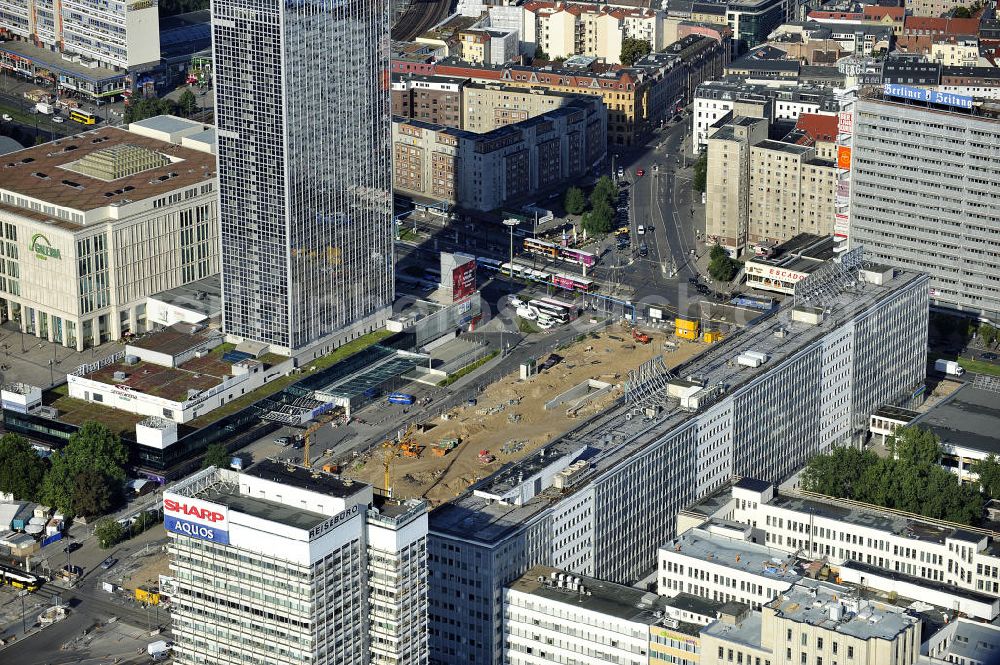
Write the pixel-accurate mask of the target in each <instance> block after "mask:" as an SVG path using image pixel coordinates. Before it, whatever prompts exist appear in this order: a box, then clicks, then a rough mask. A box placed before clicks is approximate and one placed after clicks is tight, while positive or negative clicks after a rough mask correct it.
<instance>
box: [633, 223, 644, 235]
mask: <svg viewBox="0 0 1000 665" xmlns="http://www.w3.org/2000/svg"><path fill="white" fill-rule="evenodd" d="M635 232H636V233H638V234H639V235H641V236H644V235H646V227H645V226H643V225H642V224H640V225H639V226H638V227H637V228H636V230H635Z"/></svg>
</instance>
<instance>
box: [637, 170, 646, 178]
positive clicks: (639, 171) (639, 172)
mask: <svg viewBox="0 0 1000 665" xmlns="http://www.w3.org/2000/svg"><path fill="white" fill-rule="evenodd" d="M635 174H636V176H638V177H640V178H641V177H642V176H644V175H646V172H645V171H644V170H643V169H636V170H635Z"/></svg>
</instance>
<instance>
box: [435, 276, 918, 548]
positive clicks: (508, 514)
mask: <svg viewBox="0 0 1000 665" xmlns="http://www.w3.org/2000/svg"><path fill="white" fill-rule="evenodd" d="M918 279H924V278H923V277H922V276H920V275H917V274H915V273H909V272H905V271H899V270H897V271H895V272H894V273H892V277H891V279H887V280H886V281H885V282H884V283H883V284H881V285H877V284H872V283H868V282H863V283H861V284H859V285H857V286H856V287H855V289H854V290H853V291H849V292H839V293H837V294H836V295H834V296H833V297H832V298H831V299H830V300H829V301H827V306H828V307H829V309H830V314H829V315H827V316H826V317H825V318H824V319H823V321H822V322H821V323H820V324H818V325H810V324H807V323H802V322H798V321H792V319H791V313H792V307H793V299H791V298H789V299H787V300H786V301H785V302H784V303H783V304H782V306H781V307H780V308H778V309H775V310H773V311H772V312H771V313H769V314H764V315H763V316H761V317H760V318H759V319H758V320H757V323H756V324H755V325H752V326H749V327H747V328H745V329H743V330H741V331H739V332H737V333H735V334H732V335H729V336H727V337H724V338H723V339H722V341H720V342H719V343H717V344H713V345H712V346H708V347H706V348H705V351H704V352H703V353H701V354H700V355H698V356H696V357H695V358H693V359H691V360H689V361H687V362H685V363H683V364H682V365H680V366H678V367H676V368H674V370H673V374H674V376H676V377H678V378H691V377H695V378H697V379H698V380H699V381H702V382H703V385H705V386H720V385H722V386H726V393H724V394H729V393H731V392H733V391H735V390H737V389H738V388H740V387H741V386H743V385H745V384H747V383H748V382H750V381H752V380H754V379H756V378H757V377H759V376H760V375H761V374H763V373H765V372H770V371H779V370H778V368H779V367H781V366H782V365H783V364H784V363H786V362H788V361H789V360H791V359H792V358H795V357H797V355H798V354H799V353H801V352H802V351H803V349H805V348H807V347H809V346H810V345H811V344H813V343H814V342H815V341H817V340H818V339H820V338H822V337H823V336H825V335H827V334H829V333H830V332H831V331H833V330H835V329H837V328H839V327H840V326H841V325H842V324H843V323H844V322H845V321H847V320H850V319H851V318H852V317H854V316H855V315H856V314H857V313H859V312H861V311H864V310H865V309H867V308H869V307H871V306H872V305H874V304H876V303H878V302H880V301H882V300H883V299H885V298H886V297H888V296H890V295H891V294H893V293H894V292H895V291H896V290H897V289H899V288H901V287H903V286H906V285H909V284H911V283H913V282H914V281H915V280H918ZM778 329H780V330H782V331H783V336H782V337H777V336H775V331H776V330H778ZM747 350H754V351H759V352H763V353H765V354H767V355H768V361H767V362H765V363H764V364H762V365H761V366H760V367H757V368H750V367H743V366H738V367H734V366H733V364H732V361H733V359H734V358H736V357H737V356H739V355H740V354H741V353H743V352H744V351H747ZM629 410H630V408H629V407H628V406H627V405H626V404H624V403H622V402H619V403H617V404H616V405H614V406H613V407H611V408H609V409H608V410H606V411H604V412H603V413H601V414H600V415H598V416H595V417H594V418H591V419H589V420H587V421H585V422H583V423H581V424H580V425H579V426H578V427H576V428H575V429H573V430H571V431H569V432H568V433H566V434H564V435H563V436H561V437H559V438H558V439H556V440H555V441H553V442H552V443H550V444H548V445H547V446H546V453H547V455H549V456H551V457H552V459H553V460H554V459H556V458H559V457H563V456H567V455H574V456H575V457H576V459H588V460H590V465H589V467H588V469H587V470H586V471H583V472H581V474H580V476H579V480H576V481H575V482H574V484H573V485H572V486H571V487H569V488H567V489H564V490H558V489H555V488H549V489H546V490H544V491H543V492H542V493H541V494H538V495H537V496H535V497H534V498H532V499H531V500H530V501H527V502H526V503H524V504H522V505H506V504H502V503H499V502H496V501H490V500H488V499H487V498H484V497H481V496H477V495H476V494H475V492H474V491H473V490H476V489H479V490H482V491H483V492H486V493H489V494H497V493H496V492H493V491H492V488H493V485H494V483H498V482H499V483H502V482H504V481H505V480H507V479H509V476H510V474H514V475H516V474H518V473H519V470H520V464H513V465H510V466H509V467H507V468H505V469H504V470H502V472H500V473H498V474H494V475H493V476H490V477H489V478H486V479H484V480H483V481H481V482H479V483H476V484H475V485H472V486H471V487H470V488H469V490H467V491H466V492H464V493H463V494H462V495H460V496H459V497H458V498H456V499H454V500H453V501H451V502H449V503H446V504H443V505H441V506H439V507H438V508H436V509H435V510H434V511H433V512H431V514H430V530H431V531H433V532H435V533H440V534H446V535H450V536H453V537H456V538H460V539H463V540H466V539H467V540H475V541H479V542H484V543H494V542H497V541H498V540H500V539H502V538H504V537H505V536H506V535H507V534H509V533H512V532H514V531H516V530H519V529H523V528H526V527H527V525H528V524H530V523H531V522H532V521H533V520H534V519H535V518H536V517H538V516H539V515H540V514H542V513H543V511H544V510H545V509H547V508H548V507H550V506H551V505H552V504H554V503H556V502H558V501H561V500H563V498H565V497H568V496H570V495H572V494H574V493H576V492H578V491H579V490H580V489H581V488H584V487H587V486H588V485H589V483H590V482H592V481H593V480H594V479H596V478H598V477H601V476H603V475H605V474H607V473H609V472H611V471H612V470H613V469H615V468H617V467H618V465H620V464H622V463H623V462H624V461H625V460H627V459H629V458H631V457H633V456H635V455H637V454H640V453H641V452H642V451H644V450H646V449H647V448H648V447H649V446H651V445H653V444H655V443H657V442H659V441H661V440H663V439H664V438H665V437H667V436H669V433H670V432H673V431H675V430H676V429H677V428H680V427H681V426H683V425H684V424H685V423H687V422H688V421H689V420H691V419H692V418H694V417H695V414H694V413H691V412H688V411H685V410H682V409H681V408H680V406H679V404H677V403H675V402H668V403H667V404H666V406H665V408H664V409H663V411H662V413H661V415H660V416H659V417H657V418H654V419H645V418H631V419H626V418H625V416H626V414H627V413H629ZM529 464H530V462H529ZM525 477H526V478H527V477H529V476H528V474H525Z"/></svg>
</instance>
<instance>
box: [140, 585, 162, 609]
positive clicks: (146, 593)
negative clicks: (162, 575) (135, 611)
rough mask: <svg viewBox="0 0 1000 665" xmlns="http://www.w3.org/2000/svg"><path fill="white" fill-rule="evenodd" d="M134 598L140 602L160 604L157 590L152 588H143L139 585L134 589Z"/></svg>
mask: <svg viewBox="0 0 1000 665" xmlns="http://www.w3.org/2000/svg"><path fill="white" fill-rule="evenodd" d="M135 599H136V600H138V601H139V602H141V603H149V604H150V605H159V604H160V594H159V592H158V591H155V590H153V589H143V588H142V587H139V588H138V589H136V590H135Z"/></svg>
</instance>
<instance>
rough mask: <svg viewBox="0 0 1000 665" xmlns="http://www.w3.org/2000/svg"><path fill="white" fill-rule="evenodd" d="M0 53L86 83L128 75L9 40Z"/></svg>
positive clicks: (1, 46)
mask: <svg viewBox="0 0 1000 665" xmlns="http://www.w3.org/2000/svg"><path fill="white" fill-rule="evenodd" d="M0 51H6V52H8V53H13V54H14V55H17V56H20V57H22V58H26V59H28V60H30V61H31V62H33V63H35V64H36V65H44V66H45V67H46V68H48V69H51V70H53V71H56V72H60V73H63V74H70V75H72V76H73V77H75V78H82V79H86V80H88V81H106V80H108V79H118V78H120V79H122V80H124V79H125V77H126V76H127V75H128V74H127V72H124V71H120V72H116V71H115V70H113V69H110V68H108V67H100V66H98V67H88V66H86V65H82V64H80V63H79V62H73V61H71V60H65V59H63V57H62V54H60V53H53V52H52V51H50V50H48V49H47V48H42V47H40V46H35V45H34V44H32V43H31V42H20V41H16V40H13V39H12V40H9V41H6V42H4V43H3V44H2V45H0Z"/></svg>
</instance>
